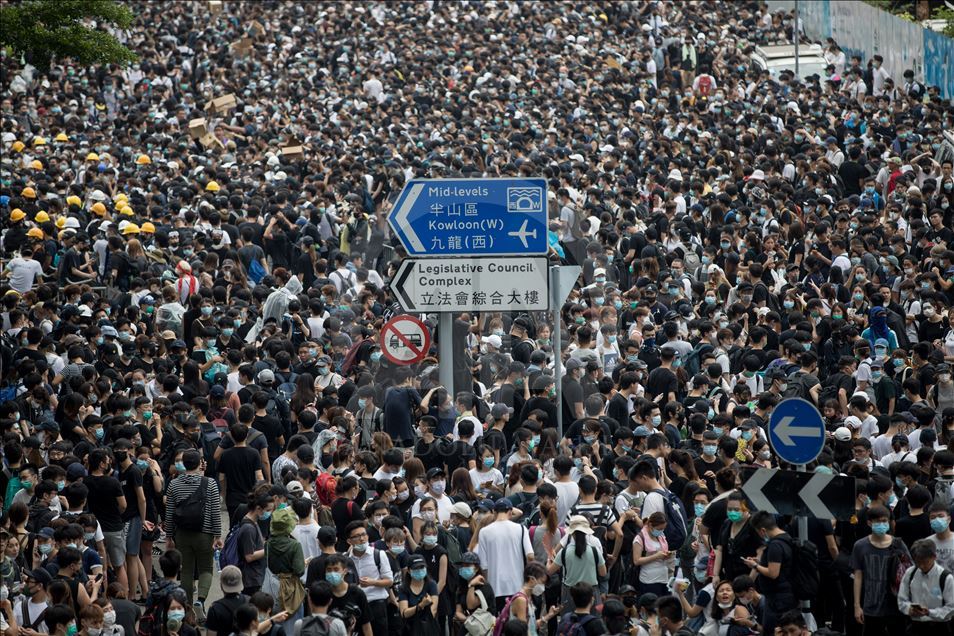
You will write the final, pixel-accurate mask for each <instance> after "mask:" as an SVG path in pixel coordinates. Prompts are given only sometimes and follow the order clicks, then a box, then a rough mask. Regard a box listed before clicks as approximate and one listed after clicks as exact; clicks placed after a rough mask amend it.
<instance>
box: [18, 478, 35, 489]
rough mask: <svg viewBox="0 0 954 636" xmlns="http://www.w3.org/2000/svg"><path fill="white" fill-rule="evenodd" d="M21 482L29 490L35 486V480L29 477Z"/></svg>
mask: <svg viewBox="0 0 954 636" xmlns="http://www.w3.org/2000/svg"><path fill="white" fill-rule="evenodd" d="M20 483H21V484H22V485H23V487H24V488H26V489H27V490H29V489H30V488H33V482H32V481H30V480H29V479H28V480H26V481H21V482H20Z"/></svg>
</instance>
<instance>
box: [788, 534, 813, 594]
mask: <svg viewBox="0 0 954 636" xmlns="http://www.w3.org/2000/svg"><path fill="white" fill-rule="evenodd" d="M780 538H781V539H782V541H784V542H786V543H787V544H788V545H789V547H790V548H791V549H792V565H791V568H792V569H791V572H789V573H788V580H789V581H790V582H791V584H792V591H793V592H794V594H795V598H797V599H798V600H800V601H814V600H815V597H816V596H817V595H818V582H819V578H820V577H819V573H818V548H817V547H815V544H814V543H812V542H811V541H796V540H795V539H794V538H792V537H791V536H790V535H787V534H786V535H784V537H780Z"/></svg>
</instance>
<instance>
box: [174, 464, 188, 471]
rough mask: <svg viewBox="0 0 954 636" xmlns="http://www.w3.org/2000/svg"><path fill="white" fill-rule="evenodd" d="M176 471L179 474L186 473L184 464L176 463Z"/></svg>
mask: <svg viewBox="0 0 954 636" xmlns="http://www.w3.org/2000/svg"><path fill="white" fill-rule="evenodd" d="M176 471H178V472H180V473H184V472H185V471H186V467H185V464H183V463H182V462H176Z"/></svg>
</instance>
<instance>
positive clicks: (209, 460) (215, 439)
mask: <svg viewBox="0 0 954 636" xmlns="http://www.w3.org/2000/svg"><path fill="white" fill-rule="evenodd" d="M216 421H218V422H223V423H224V422H225V420H222V419H219V420H216ZM225 428H226V429H227V428H228V424H225ZM199 434H200V435H201V437H200V441H201V443H202V457H203V458H204V459H205V463H206V466H207V468H206V471H207V472H209V473H210V474H212V475H214V474H215V472H216V467H215V451H216V449H217V448H218V447H219V444H221V443H222V433H221V430H220V429H219V427H218V426H216V425H215V424H214V423H213V422H202V423H201V424H200V426H199Z"/></svg>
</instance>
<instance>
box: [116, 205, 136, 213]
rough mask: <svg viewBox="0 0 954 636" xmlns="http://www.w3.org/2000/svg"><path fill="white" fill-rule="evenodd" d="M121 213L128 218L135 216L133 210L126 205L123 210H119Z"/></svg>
mask: <svg viewBox="0 0 954 636" xmlns="http://www.w3.org/2000/svg"><path fill="white" fill-rule="evenodd" d="M119 213H120V214H125V215H126V216H132V215H133V214H134V212H133V209H132V208H131V207H129V206H128V205H124V206H122V207H121V208H119Z"/></svg>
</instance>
